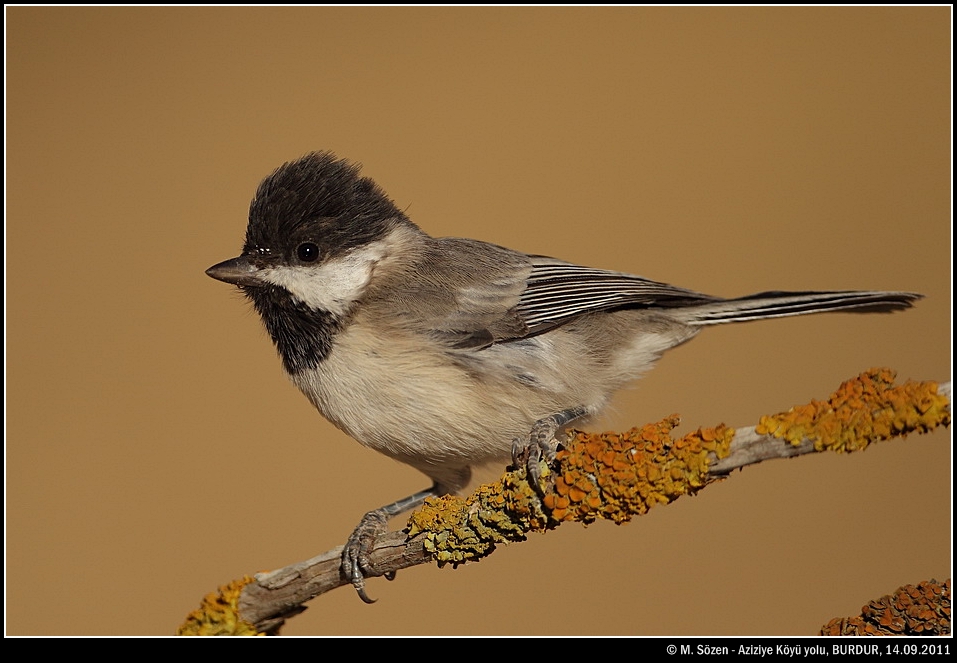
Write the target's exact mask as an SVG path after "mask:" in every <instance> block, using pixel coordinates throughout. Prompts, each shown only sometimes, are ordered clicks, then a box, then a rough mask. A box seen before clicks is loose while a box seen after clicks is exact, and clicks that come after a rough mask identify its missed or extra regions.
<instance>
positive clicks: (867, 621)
mask: <svg viewBox="0 0 957 663" xmlns="http://www.w3.org/2000/svg"><path fill="white" fill-rule="evenodd" d="M949 634H950V580H947V581H946V582H944V583H939V582H937V581H936V580H926V581H924V582H921V583H919V584H918V585H917V586H914V585H904V586H903V587H901V588H899V589H898V590H897V591H896V592H894V593H893V594H888V595H886V596H882V597H881V598H879V599H876V600H874V601H871V602H870V603H868V604H867V605H865V606H864V607H863V608H861V614H860V616H857V617H840V618H837V619H832V620H831V621H829V622H828V623H827V624H825V625H824V626H823V627H822V628H821V635H949Z"/></svg>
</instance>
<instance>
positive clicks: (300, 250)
mask: <svg viewBox="0 0 957 663" xmlns="http://www.w3.org/2000/svg"><path fill="white" fill-rule="evenodd" d="M296 257H297V258H299V259H300V260H301V261H303V262H315V261H316V260H318V259H319V247H318V246H316V245H315V244H313V243H312V242H303V243H302V244H300V245H299V246H298V247H297V248H296Z"/></svg>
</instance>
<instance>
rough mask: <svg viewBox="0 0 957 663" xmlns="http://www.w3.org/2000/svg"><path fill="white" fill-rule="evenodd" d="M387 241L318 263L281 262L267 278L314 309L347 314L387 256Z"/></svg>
mask: <svg viewBox="0 0 957 663" xmlns="http://www.w3.org/2000/svg"><path fill="white" fill-rule="evenodd" d="M386 250H387V246H386V243H385V242H375V243H373V244H370V245H368V246H365V247H362V248H359V249H355V250H354V251H351V252H349V253H347V254H346V255H344V256H342V257H339V258H333V259H331V260H328V261H326V262H324V263H321V264H319V265H316V266H314V267H309V266H305V265H302V266H297V267H289V266H281V267H274V268H272V269H269V270H264V271H263V272H262V278H263V280H265V281H267V282H269V283H272V284H273V285H277V286H279V287H281V288H285V289H286V290H287V291H288V292H289V294H291V295H292V296H293V297H294V298H295V299H296V300H298V301H299V302H301V303H303V304H305V305H306V306H308V307H310V308H313V309H321V310H323V311H328V312H329V313H332V314H333V315H344V314H345V313H346V311H347V310H348V309H349V307H350V306H351V305H352V303H353V302H355V301H356V300H357V299H359V297H361V296H362V293H363V292H364V291H365V288H366V285H368V283H369V279H370V278H371V277H372V272H373V270H374V269H375V266H376V264H378V262H379V261H380V260H382V258H383V257H384V256H385V254H386Z"/></svg>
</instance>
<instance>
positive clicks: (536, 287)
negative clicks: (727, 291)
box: [516, 256, 719, 335]
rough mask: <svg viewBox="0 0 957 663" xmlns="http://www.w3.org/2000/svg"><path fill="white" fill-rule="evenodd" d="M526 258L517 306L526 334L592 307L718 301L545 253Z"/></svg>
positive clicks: (604, 307) (673, 305)
mask: <svg viewBox="0 0 957 663" xmlns="http://www.w3.org/2000/svg"><path fill="white" fill-rule="evenodd" d="M529 259H530V261H531V263H532V271H531V273H530V274H529V276H528V279H527V280H526V287H525V290H524V291H523V292H522V295H521V297H519V301H518V305H517V306H516V312H517V313H518V315H519V317H520V318H521V319H522V321H523V322H524V323H525V325H526V326H527V327H528V334H529V335H531V334H538V333H541V332H543V331H546V330H548V329H551V328H552V327H556V326H558V325H562V324H565V323H566V322H569V321H570V320H574V319H575V318H577V317H579V316H582V315H585V314H586V313H592V312H594V311H603V310H609V309H617V308H675V307H682V306H691V305H695V304H703V303H707V302H713V301H719V298H717V297H711V296H709V295H703V294H701V293H698V292H695V291H693V290H686V289H685V288H677V287H675V286H672V285H668V284H667V283H659V282H657V281H652V280H650V279H646V278H643V277H641V276H634V275H632V274H624V273H621V272H612V271H607V270H603V269H594V268H592V267H582V266H580V265H574V264H572V263H567V262H563V261H561V260H555V259H554V258H548V257H545V256H530V257H529Z"/></svg>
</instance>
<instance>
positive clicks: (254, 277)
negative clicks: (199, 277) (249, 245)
mask: <svg viewBox="0 0 957 663" xmlns="http://www.w3.org/2000/svg"><path fill="white" fill-rule="evenodd" d="M206 274H207V275H209V276H212V277H213V278H214V279H216V280H218V281H224V282H226V283H232V284H234V285H244V286H258V285H262V284H263V281H262V279H261V278H260V277H259V268H258V267H256V266H255V265H254V264H252V262H250V260H249V258H248V257H247V256H239V257H238V258H233V259H232V260H226V261H223V262H221V263H219V264H218V265H213V266H212V267H210V268H209V269H207V270H206Z"/></svg>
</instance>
